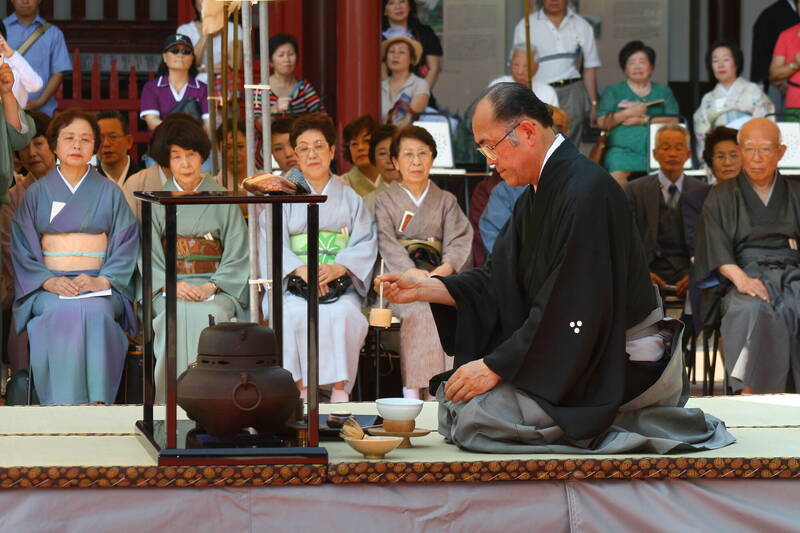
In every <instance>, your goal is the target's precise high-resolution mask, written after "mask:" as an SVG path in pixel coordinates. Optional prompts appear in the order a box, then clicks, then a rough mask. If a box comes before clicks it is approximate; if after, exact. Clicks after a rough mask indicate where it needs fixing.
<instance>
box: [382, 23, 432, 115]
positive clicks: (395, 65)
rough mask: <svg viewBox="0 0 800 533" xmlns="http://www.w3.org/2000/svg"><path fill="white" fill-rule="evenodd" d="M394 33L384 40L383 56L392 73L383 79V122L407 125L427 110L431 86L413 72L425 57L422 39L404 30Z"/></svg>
mask: <svg viewBox="0 0 800 533" xmlns="http://www.w3.org/2000/svg"><path fill="white" fill-rule="evenodd" d="M390 35H391V36H388V37H387V38H386V40H385V41H383V42H382V43H381V58H382V59H383V62H384V63H385V64H386V67H387V68H388V69H389V77H388V78H386V79H385V80H383V81H382V82H381V122H385V123H388V124H394V125H395V126H403V125H405V124H410V123H411V121H412V119H413V117H414V115H415V114H417V113H422V112H423V111H425V107H426V106H427V105H428V101H429V100H430V95H431V89H430V86H429V85H428V82H427V81H425V80H424V79H422V78H420V77H419V76H417V75H416V74H414V73H413V72H412V68H413V67H414V66H415V65H417V64H418V63H419V60H420V58H421V57H422V45H421V44H420V43H419V41H416V40H414V39H412V38H411V37H408V36H407V35H405V34H404V33H402V32H400V33H399V34H397V32H392V33H390Z"/></svg>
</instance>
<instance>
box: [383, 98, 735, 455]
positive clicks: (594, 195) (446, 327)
mask: <svg viewBox="0 0 800 533" xmlns="http://www.w3.org/2000/svg"><path fill="white" fill-rule="evenodd" d="M472 129H473V133H474V136H475V139H476V141H477V142H478V144H479V147H480V148H479V150H480V151H481V153H483V155H484V156H486V158H487V159H488V160H489V162H490V163H492V164H494V165H495V166H496V168H497V170H498V172H499V173H500V175H501V177H502V178H503V180H505V181H506V183H508V184H509V185H512V186H519V185H527V186H528V187H527V190H526V191H525V192H524V193H523V194H522V196H520V198H519V200H517V203H516V205H515V206H514V213H513V215H512V217H511V219H510V220H509V222H508V223H507V224H506V226H505V227H504V228H503V230H502V231H501V232H500V235H499V236H498V237H497V240H496V242H495V245H494V250H493V253H492V258H491V261H490V262H489V263H488V264H487V266H485V267H483V268H481V269H475V270H471V271H467V272H464V273H461V274H455V275H451V276H447V277H439V276H435V277H431V278H422V277H417V276H415V275H414V274H413V273H391V274H388V275H385V276H382V277H380V278H378V280H377V283H383V284H384V295H385V296H386V297H387V298H388V299H389V300H390V301H392V302H395V303H408V302H412V301H427V302H430V304H431V311H432V312H433V316H434V319H435V320H436V326H437V328H438V333H439V337H440V339H441V341H442V346H443V347H444V349H445V351H446V352H447V353H449V354H451V355H454V356H455V362H454V367H455V371H454V373H452V374H449V375H448V374H445V375H441V376H440V378H441V379H440V381H443V380H446V382H445V383H444V384H443V386H441V387H439V388H438V391H437V398H438V399H439V402H440V405H439V432H440V433H442V434H443V435H444V436H445V438H446V439H448V440H449V441H450V442H453V443H454V444H457V445H458V446H460V447H463V448H467V449H471V450H476V451H482V452H493V453H619V452H627V451H633V450H636V451H643V452H644V451H646V452H657V453H666V452H668V451H671V450H693V449H709V448H716V447H720V446H724V445H726V444H729V443H731V442H733V438H732V437H731V436H730V435H729V434H728V433H727V432H726V431H725V429H724V425H723V424H722V423H721V422H720V421H719V420H716V419H714V418H713V417H710V416H706V415H704V414H703V413H702V412H699V411H697V410H685V409H682V408H679V407H677V406H679V405H681V402H682V399H683V400H685V398H683V397H684V396H685V393H688V391H686V389H685V385H686V384H687V382H686V381H685V380H684V379H683V378H684V375H683V370H682V369H683V362H682V356H681V350H680V338H681V332H682V330H683V325H682V324H681V323H680V322H678V321H675V320H669V319H663V316H662V314H661V308H660V306H659V302H658V296H657V292H656V290H655V288H654V287H653V285H652V284H651V283H650V279H649V275H648V269H647V263H646V260H645V257H644V253H643V251H642V245H641V242H640V239H639V238H638V236H637V234H636V232H635V229H634V222H633V216H632V214H631V211H630V209H629V207H628V205H627V201H626V199H625V194H624V193H623V192H622V189H620V187H619V186H618V185H617V184H616V182H615V181H614V180H613V179H612V178H611V176H609V174H608V173H607V172H606V171H605V170H603V169H602V168H601V167H599V166H597V165H595V164H594V163H592V162H591V161H589V159H587V158H586V157H584V156H582V155H581V154H580V153H579V152H578V151H577V150H576V149H575V147H574V146H573V144H572V143H571V142H570V141H569V140H567V139H565V138H564V137H563V136H562V135H560V134H556V133H555V131H554V130H553V121H552V117H551V112H550V110H549V109H548V108H547V106H546V105H545V104H544V103H542V102H541V101H540V100H539V99H538V98H537V97H536V96H535V95H534V94H533V93H532V92H531V91H530V90H529V89H528V88H527V87H525V86H524V85H521V84H518V83H500V84H497V85H495V86H493V87H490V88H489V89H487V90H486V91H484V94H483V95H482V96H481V98H480V100H479V102H478V104H477V106H476V108H475V113H474V115H473V119H472ZM434 380H435V378H434ZM431 390H436V384H435V383H433V382H432V384H431ZM665 417H668V418H669V423H666V420H667V419H666V418H665ZM654 430H655V432H654ZM656 436H658V437H657V438H656Z"/></svg>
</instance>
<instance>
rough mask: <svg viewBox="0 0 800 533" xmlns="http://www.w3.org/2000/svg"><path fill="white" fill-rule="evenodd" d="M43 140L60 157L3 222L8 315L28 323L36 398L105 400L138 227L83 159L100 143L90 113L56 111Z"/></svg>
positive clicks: (121, 350)
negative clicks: (7, 233) (10, 285)
mask: <svg viewBox="0 0 800 533" xmlns="http://www.w3.org/2000/svg"><path fill="white" fill-rule="evenodd" d="M47 140H48V142H49V144H50V147H51V148H52V149H53V151H54V152H55V154H56V155H57V156H58V159H59V161H60V164H59V165H57V166H56V168H55V169H53V170H52V171H51V172H49V173H48V174H46V175H45V176H44V177H43V178H41V179H39V180H38V181H37V182H36V183H34V184H33V185H31V186H30V188H29V189H28V190H27V191H26V193H25V198H24V199H23V201H22V204H21V205H20V207H19V208H18V209H17V212H16V213H15V215H14V220H13V221H12V227H11V247H12V261H13V263H14V271H15V272H16V280H15V287H16V289H15V292H16V300H15V302H14V317H15V319H16V323H17V328H18V330H19V331H22V329H24V328H27V329H28V336H29V338H30V358H31V370H32V372H33V377H34V382H35V384H36V390H37V392H38V394H39V399H40V401H41V402H42V404H85V403H106V404H110V403H113V402H114V398H115V397H116V394H117V388H118V386H119V382H120V377H121V376H122V368H123V365H124V362H125V353H126V351H127V348H128V339H127V337H126V335H125V333H126V332H127V333H129V334H131V335H133V334H134V333H135V328H136V322H135V320H134V316H133V308H132V306H131V298H132V297H133V272H134V269H135V267H136V258H137V256H138V253H139V231H138V229H139V228H138V226H137V224H136V219H135V218H134V216H133V214H132V213H131V210H130V208H129V207H128V204H127V202H126V201H125V197H124V195H123V194H122V190H121V189H120V188H119V187H118V186H117V185H116V184H115V183H114V182H112V181H109V180H108V179H106V178H104V177H103V176H101V175H100V174H99V173H98V172H97V171H96V170H95V169H94V167H92V166H91V165H89V160H90V159H91V157H92V154H94V153H95V152H97V149H98V147H99V144H100V131H99V129H98V127H97V122H96V121H95V118H94V116H92V115H91V114H89V113H86V112H84V111H81V110H77V109H75V110H69V111H65V112H64V113H62V114H61V115H59V116H58V117H56V118H55V119H54V120H53V121H52V122H51V123H50V126H49V128H48V130H47ZM76 297H77V298H76Z"/></svg>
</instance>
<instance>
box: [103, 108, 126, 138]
mask: <svg viewBox="0 0 800 533" xmlns="http://www.w3.org/2000/svg"><path fill="white" fill-rule="evenodd" d="M110 119H116V120H119V123H120V124H122V133H124V134H125V135H130V133H131V129H130V126H129V125H128V119H127V117H125V115H123V114H122V113H120V112H119V111H115V110H113V109H111V110H108V111H101V112H100V113H98V114H97V121H98V122H99V121H101V120H110Z"/></svg>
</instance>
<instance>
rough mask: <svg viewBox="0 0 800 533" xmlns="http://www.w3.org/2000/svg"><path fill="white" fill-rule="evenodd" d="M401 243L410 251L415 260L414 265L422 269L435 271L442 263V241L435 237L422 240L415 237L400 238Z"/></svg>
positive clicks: (412, 258)
mask: <svg viewBox="0 0 800 533" xmlns="http://www.w3.org/2000/svg"><path fill="white" fill-rule="evenodd" d="M400 244H401V245H403V247H404V248H405V249H406V251H407V252H408V257H410V258H411V260H412V261H414V266H415V267H416V268H419V269H421V270H426V271H428V272H433V270H435V269H436V267H438V266H439V265H441V264H442V242H441V241H437V240H435V239H430V240H427V241H420V240H415V239H400Z"/></svg>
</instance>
